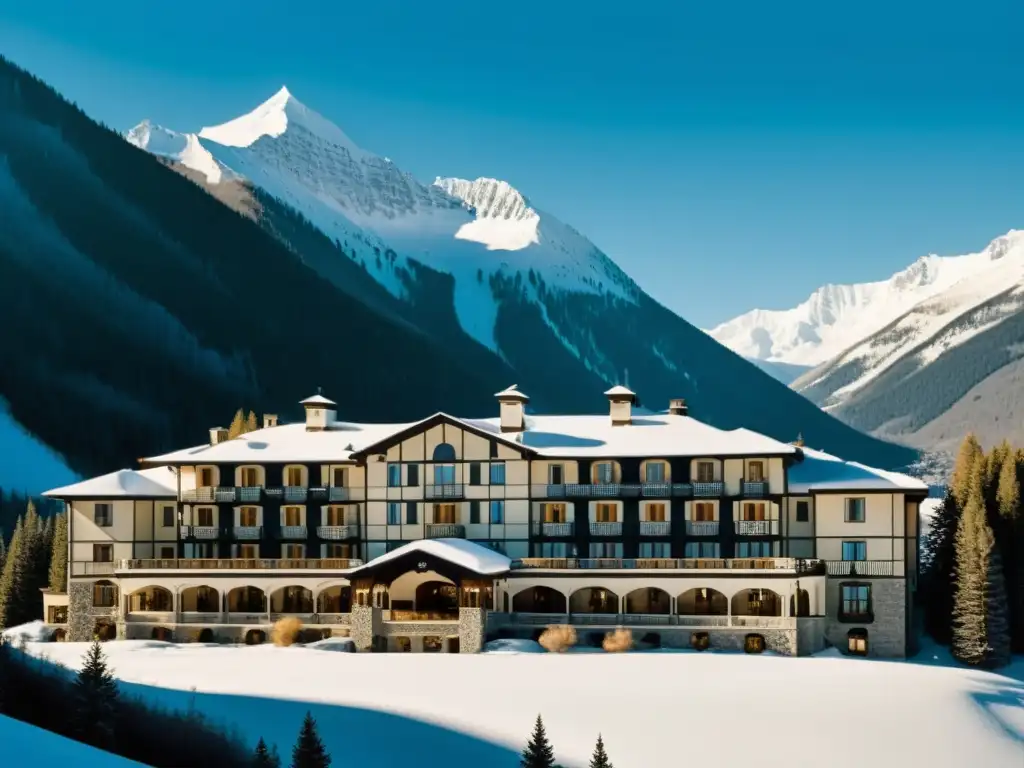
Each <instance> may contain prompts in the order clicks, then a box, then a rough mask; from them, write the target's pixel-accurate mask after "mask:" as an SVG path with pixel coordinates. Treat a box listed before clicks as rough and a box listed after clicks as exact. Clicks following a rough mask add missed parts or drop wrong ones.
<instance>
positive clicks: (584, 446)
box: [45, 386, 927, 657]
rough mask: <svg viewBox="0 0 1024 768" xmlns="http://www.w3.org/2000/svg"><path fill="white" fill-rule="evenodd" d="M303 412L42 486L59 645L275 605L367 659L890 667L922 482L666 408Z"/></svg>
mask: <svg viewBox="0 0 1024 768" xmlns="http://www.w3.org/2000/svg"><path fill="white" fill-rule="evenodd" d="M605 394H606V396H607V398H608V403H609V410H608V412H607V413H604V414H598V415H588V416H544V415H534V414H532V413H531V414H528V413H526V405H527V403H528V401H529V400H528V398H527V396H526V395H525V394H524V393H523V392H521V391H519V390H518V389H517V388H515V387H510V388H509V389H506V390H504V391H502V392H499V393H497V395H496V396H495V397H496V399H497V406H498V413H499V415H498V417H497V418H485V419H464V418H456V417H454V416H449V415H447V414H444V413H436V414H434V415H433V416H430V417H428V418H426V419H424V420H422V421H418V422H414V423H409V424H356V423H350V422H342V421H338V419H337V413H336V405H335V403H334V402H332V401H331V400H329V399H327V398H325V397H323V396H322V395H316V396H314V397H310V398H308V399H306V400H304V401H302V405H303V407H304V409H305V422H304V423H296V424H279V423H278V421H277V417H275V416H272V415H265V416H264V418H263V427H262V428H261V429H258V430H256V431H254V432H250V433H247V434H244V435H242V436H240V437H237V438H234V439H228V434H227V430H224V429H220V428H216V429H212V430H210V440H209V443H208V444H205V445H200V446H196V447H194V448H186V449H184V450H179V451H174V452H172V453H166V454H163V455H160V456H151V457H149V458H147V459H143V460H142V461H141V464H142V466H143V468H142V469H138V470H129V469H125V470H121V471H118V472H114V473H112V474H109V475H104V476H101V477H97V478H93V479H90V480H85V481H83V482H80V483H77V484H74V485H71V486H68V487H65V488H58V489H55V490H52V491H49V492H48V493H47V494H46V495H47V496H50V497H55V498H59V499H63V500H64V501H65V503H66V505H67V507H68V510H69V547H70V552H69V558H68V559H69V565H68V573H69V577H68V586H67V591H66V593H63V594H61V593H56V592H48V593H46V594H45V612H46V617H45V618H46V621H47V622H48V623H50V624H51V625H54V626H55V627H56V628H57V631H58V633H59V635H60V636H64V637H67V638H68V639H71V640H88V639H91V638H92V637H93V636H94V635H97V634H98V635H100V636H101V637H105V638H114V637H117V638H139V639H142V638H145V639H148V638H161V639H171V640H178V641H189V640H199V641H221V640H227V641H237V642H250V643H252V642H262V641H263V640H265V639H266V638H267V636H268V635H269V630H270V627H271V625H272V624H273V623H274V622H275V621H276V620H277V619H279V618H281V617H284V616H295V617H298V618H300V619H301V620H302V622H303V624H304V626H305V627H306V629H307V631H308V632H310V633H311V634H314V635H316V636H327V635H331V634H338V635H344V634H348V635H350V636H351V637H352V638H353V640H354V643H355V646H356V648H357V649H358V650H378V651H381V650H390V651H410V650H412V651H439V652H453V651H456V650H457V651H461V652H471V651H477V650H479V649H480V648H481V646H482V644H483V643H484V642H486V640H487V639H490V638H495V637H503V636H504V637H507V636H519V637H531V636H536V635H537V634H539V632H540V631H541V630H542V629H543V628H544V627H546V626H548V625H551V624H563V623H569V624H573V625H575V626H577V629H578V634H579V635H580V638H581V642H598V641H599V639H600V638H601V636H603V634H604V633H605V632H607V631H609V630H611V629H613V628H615V627H620V626H621V627H627V628H629V629H631V630H632V632H633V637H634V639H635V640H637V641H640V642H642V643H646V644H651V645H661V646H665V647H691V646H692V647H698V648H705V647H712V648H715V647H719V648H735V649H745V650H747V651H751V652H756V651H760V650H764V649H771V650H774V651H777V652H780V653H785V654H794V655H795V654H806V653H812V652H814V651H817V650H820V649H822V648H823V647H826V646H827V645H834V646H837V647H839V648H840V649H842V650H843V651H846V652H851V653H858V654H866V655H871V656H882V657H902V656H905V655H906V654H907V653H908V651H909V650H911V649H910V647H909V646H910V643H911V642H912V640H911V638H912V633H911V630H910V628H911V619H912V617H911V604H912V600H911V596H912V594H913V592H914V589H915V586H916V581H917V568H918V557H917V552H918V547H917V530H918V506H919V503H920V501H921V500H922V499H924V498H925V497H926V495H927V487H926V486H925V485H924V484H923V483H921V482H919V481H917V480H915V479H913V478H911V477H907V476H905V475H900V474H896V473H892V472H885V471H881V470H877V469H872V468H870V467H867V466H863V465H860V464H854V463H851V462H845V461H842V460H841V459H838V458H836V457H834V456H830V455H828V454H825V453H821V452H819V451H814V450H811V449H808V448H805V447H803V446H802V445H800V444H799V441H798V443H797V444H788V443H783V442H779V441H777V440H774V439H772V438H769V437H766V436H764V435H760V434H757V433H755V432H751V431H749V430H746V429H735V430H721V429H716V428H715V427H712V426H709V425H707V424H704V423H702V422H700V421H698V420H697V419H695V418H693V417H692V416H690V415H689V414H688V411H687V406H686V403H685V401H683V400H672V401H671V402H670V403H669V407H668V409H667V410H666V411H663V412H660V413H654V414H651V413H640V412H639V410H638V409H637V408H636V406H637V399H636V395H635V394H634V393H633V392H631V391H630V390H629V389H627V388H625V387H621V386H616V387H613V388H611V389H609V390H608V391H607V392H606V393H605Z"/></svg>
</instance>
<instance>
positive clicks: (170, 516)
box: [162, 507, 174, 528]
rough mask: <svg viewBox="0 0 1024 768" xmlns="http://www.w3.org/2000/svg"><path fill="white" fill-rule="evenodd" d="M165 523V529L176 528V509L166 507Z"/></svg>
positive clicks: (164, 513) (164, 510)
mask: <svg viewBox="0 0 1024 768" xmlns="http://www.w3.org/2000/svg"><path fill="white" fill-rule="evenodd" d="M162 514H163V521H162V525H163V527H164V528H173V527H174V507H164V508H163V510H162Z"/></svg>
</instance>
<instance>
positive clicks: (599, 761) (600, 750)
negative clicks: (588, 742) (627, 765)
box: [590, 734, 615, 768]
mask: <svg viewBox="0 0 1024 768" xmlns="http://www.w3.org/2000/svg"><path fill="white" fill-rule="evenodd" d="M590 768H615V766H613V765H612V763H611V761H610V760H609V759H608V754H607V753H606V752H605V751H604V739H602V738H601V734H597V746H596V747H594V755H593V757H591V758H590Z"/></svg>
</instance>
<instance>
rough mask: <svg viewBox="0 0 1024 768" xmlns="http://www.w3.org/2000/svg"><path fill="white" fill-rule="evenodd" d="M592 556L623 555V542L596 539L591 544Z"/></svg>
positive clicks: (613, 556) (615, 556) (617, 556)
mask: <svg viewBox="0 0 1024 768" xmlns="http://www.w3.org/2000/svg"><path fill="white" fill-rule="evenodd" d="M590 556H591V557H595V558H608V557H610V558H620V557H622V542H619V541H594V542H591V544H590Z"/></svg>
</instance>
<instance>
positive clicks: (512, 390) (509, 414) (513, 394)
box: [494, 384, 530, 432]
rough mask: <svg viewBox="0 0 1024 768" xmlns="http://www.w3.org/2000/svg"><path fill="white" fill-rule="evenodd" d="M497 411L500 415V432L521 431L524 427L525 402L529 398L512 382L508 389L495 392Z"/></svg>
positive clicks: (528, 400)
mask: <svg viewBox="0 0 1024 768" xmlns="http://www.w3.org/2000/svg"><path fill="white" fill-rule="evenodd" d="M494 396H495V397H496V398H497V400H498V413H499V415H500V416H501V419H500V421H501V431H502V432H522V431H523V430H525V429H526V404H527V403H528V402H530V398H529V397H527V396H526V393H524V392H520V391H519V389H518V386H517V385H516V384H513V385H512V386H511V387H509V388H508V389H503V390H502V391H501V392H496V393H495V395H494Z"/></svg>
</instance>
